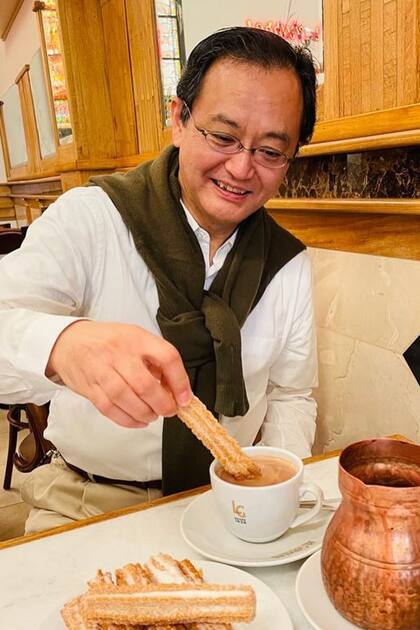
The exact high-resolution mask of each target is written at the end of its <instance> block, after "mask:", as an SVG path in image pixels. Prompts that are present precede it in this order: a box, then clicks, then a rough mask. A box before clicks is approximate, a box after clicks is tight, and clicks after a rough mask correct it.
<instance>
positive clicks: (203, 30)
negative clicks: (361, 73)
mask: <svg viewBox="0 0 420 630" xmlns="http://www.w3.org/2000/svg"><path fill="white" fill-rule="evenodd" d="M182 13H183V22H184V31H185V33H184V34H185V48H186V52H187V55H188V54H189V53H190V52H191V50H192V49H193V48H194V46H195V45H196V44H197V43H198V42H199V41H200V40H202V39H204V38H205V37H207V35H210V34H211V33H214V31H217V30H218V29H219V28H224V27H227V26H245V20H247V19H251V20H252V21H253V22H254V21H262V22H268V21H269V20H271V21H278V20H280V21H287V18H288V13H289V16H294V17H296V18H297V19H298V20H299V21H302V22H303V23H304V26H307V27H309V28H315V26H316V25H317V24H319V23H320V22H321V21H322V1H321V0H309V1H308V0H259V2H256V1H255V0H230V1H229V0H211V2H209V1H208V0H182ZM303 18H304V19H303ZM311 50H312V52H313V54H314V56H315V57H316V59H317V60H318V61H319V62H322V45H321V44H320V45H313V46H311Z"/></svg>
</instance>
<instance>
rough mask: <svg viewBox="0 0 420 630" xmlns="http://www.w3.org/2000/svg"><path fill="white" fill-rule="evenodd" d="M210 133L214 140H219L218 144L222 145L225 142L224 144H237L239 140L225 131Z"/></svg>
mask: <svg viewBox="0 0 420 630" xmlns="http://www.w3.org/2000/svg"><path fill="white" fill-rule="evenodd" d="M209 135H210V136H211V139H212V140H214V142H217V144H221V145H222V144H223V145H224V146H230V145H233V144H236V142H237V140H236V138H233V137H232V136H228V135H226V134H224V133H211V134H209Z"/></svg>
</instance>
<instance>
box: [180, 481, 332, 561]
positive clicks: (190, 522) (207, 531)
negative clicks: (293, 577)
mask: <svg viewBox="0 0 420 630" xmlns="http://www.w3.org/2000/svg"><path fill="white" fill-rule="evenodd" d="M331 516H332V513H331V512H327V511H325V510H321V512H320V513H319V515H318V516H317V517H316V518H314V519H313V521H310V522H309V523H305V524H304V525H301V526H300V527H296V529H290V530H289V531H287V532H286V533H285V534H283V536H281V537H280V538H278V539H277V540H273V541H272V542H268V543H249V542H245V541H243V540H240V539H239V538H236V536H234V535H233V534H231V533H230V532H229V531H228V530H227V529H226V526H225V524H224V522H223V520H222V517H221V516H220V514H219V511H218V509H217V506H216V502H215V499H214V495H213V493H212V491H211V490H209V491H208V492H205V493H204V494H200V495H199V496H198V497H197V498H196V499H194V501H192V503H190V504H189V506H188V507H187V508H186V510H185V512H184V514H183V515H182V519H181V533H182V536H183V537H184V540H185V541H186V542H187V543H188V544H189V545H190V546H191V547H192V548H193V549H195V551H197V552H198V553H200V554H201V555H203V556H205V557H206V558H210V559H211V560H216V561H218V562H226V563H227V564H232V565H235V566H239V567H241V566H242V567H270V566H276V565H280V564H287V563H288V562H294V561H295V560H300V559H302V558H306V556H309V555H310V554H311V553H314V552H315V551H317V550H318V549H320V548H321V545H322V539H323V536H324V532H325V530H326V528H327V525H328V523H329V521H330V518H331Z"/></svg>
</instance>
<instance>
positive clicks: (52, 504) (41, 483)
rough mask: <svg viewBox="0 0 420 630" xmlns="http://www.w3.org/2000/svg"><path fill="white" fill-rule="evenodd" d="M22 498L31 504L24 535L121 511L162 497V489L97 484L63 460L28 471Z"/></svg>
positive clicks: (59, 459)
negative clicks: (82, 475) (84, 477)
mask: <svg viewBox="0 0 420 630" xmlns="http://www.w3.org/2000/svg"><path fill="white" fill-rule="evenodd" d="M21 494H22V499H23V501H25V503H27V504H29V505H30V506H32V509H31V511H30V513H29V516H28V519H27V521H26V524H25V534H33V533H36V532H41V531H44V530H46V529H50V528H51V527H57V526H59V525H66V524H67V523H72V522H73V521H79V520H81V519H83V518H87V517H89V516H96V515H97V514H103V513H104V512H110V511H111V510H118V509H121V508H125V507H129V506H131V505H135V504H137V503H144V502H146V501H152V500H153V499H157V498H158V497H160V496H162V493H161V491H160V490H157V489H154V488H150V489H148V490H142V489H141V488H135V487H132V486H124V485H118V486H117V485H111V484H103V483H95V482H93V481H88V480H86V479H83V477H81V476H80V475H78V474H77V473H76V472H74V471H73V470H70V468H68V467H67V466H66V464H65V462H64V461H63V460H62V459H61V457H54V458H53V459H52V461H51V463H50V464H45V465H44V466H40V467H39V468H35V470H33V471H32V472H31V473H28V475H27V478H26V479H25V481H24V482H23V484H22V486H21Z"/></svg>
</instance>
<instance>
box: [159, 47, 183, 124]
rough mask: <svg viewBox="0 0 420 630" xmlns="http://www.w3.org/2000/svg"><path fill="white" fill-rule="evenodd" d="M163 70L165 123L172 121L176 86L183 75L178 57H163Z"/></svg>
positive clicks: (161, 63) (161, 65)
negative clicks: (172, 103)
mask: <svg viewBox="0 0 420 630" xmlns="http://www.w3.org/2000/svg"><path fill="white" fill-rule="evenodd" d="M160 67H161V72H162V83H163V85H162V88H163V89H162V91H163V107H164V119H165V124H166V125H169V124H170V121H171V101H172V99H173V97H174V96H175V95H176V86H177V83H178V81H179V77H180V76H181V64H180V62H179V60H178V59H162V60H161V62H160Z"/></svg>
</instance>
